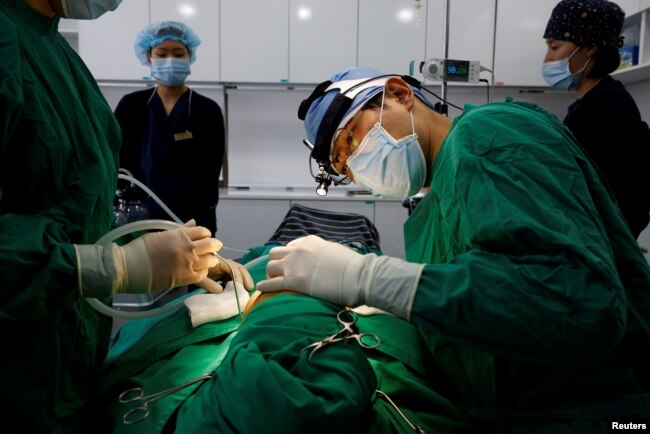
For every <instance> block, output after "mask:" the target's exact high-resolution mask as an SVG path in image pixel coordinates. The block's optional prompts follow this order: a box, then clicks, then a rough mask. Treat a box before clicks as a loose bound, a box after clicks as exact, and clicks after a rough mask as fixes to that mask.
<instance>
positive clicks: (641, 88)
mask: <svg viewBox="0 0 650 434" xmlns="http://www.w3.org/2000/svg"><path fill="white" fill-rule="evenodd" d="M627 90H628V91H630V93H631V94H632V97H633V98H634V100H635V101H636V104H637V105H638V106H639V111H640V112H641V117H642V118H643V120H645V121H646V122H648V123H649V124H650V80H648V81H644V82H640V83H634V84H630V85H628V86H627ZM648 165H649V166H650V162H648ZM649 171H650V169H649ZM648 183H649V184H650V181H648ZM641 187H642V188H643V187H644V186H641ZM645 188H646V190H644V191H643V194H649V193H648V191H647V186H645ZM639 245H641V246H642V247H645V248H646V249H648V250H650V226H649V227H647V228H646V229H645V231H643V232H641V235H640V236H639ZM645 257H646V259H648V261H649V262H650V252H649V253H646V254H645Z"/></svg>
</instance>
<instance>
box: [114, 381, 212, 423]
mask: <svg viewBox="0 0 650 434" xmlns="http://www.w3.org/2000/svg"><path fill="white" fill-rule="evenodd" d="M212 377H214V375H213V374H204V375H201V376H200V377H196V378H193V379H191V380H189V381H186V382H185V383H183V384H179V385H178V386H173V387H170V388H168V389H165V390H162V391H160V392H157V393H152V394H151V395H148V396H145V395H144V390H143V389H142V387H132V388H131V389H127V390H125V391H124V392H122V393H120V395H119V397H118V399H119V401H120V403H122V404H128V403H130V402H137V403H138V404H139V405H138V406H137V407H134V408H132V409H130V410H128V411H127V412H126V413H124V416H122V421H123V422H124V424H125V425H132V424H134V423H138V422H141V421H143V420H145V419H146V418H147V417H148V416H149V404H150V403H152V402H154V401H157V400H159V399H160V398H164V397H165V396H167V395H171V394H172V393H174V392H177V391H179V390H181V389H184V388H185V387H187V386H190V385H192V384H194V383H198V382H199V381H203V380H206V379H208V378H212Z"/></svg>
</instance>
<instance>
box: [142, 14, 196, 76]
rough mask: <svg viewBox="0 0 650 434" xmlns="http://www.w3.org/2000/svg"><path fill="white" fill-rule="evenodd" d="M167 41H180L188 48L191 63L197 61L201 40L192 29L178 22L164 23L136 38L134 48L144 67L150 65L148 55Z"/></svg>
mask: <svg viewBox="0 0 650 434" xmlns="http://www.w3.org/2000/svg"><path fill="white" fill-rule="evenodd" d="M167 40H172V41H178V42H180V43H182V44H183V45H185V46H186V47H187V51H189V52H190V63H194V61H196V47H198V46H199V44H200V43H201V39H199V37H198V36H197V35H196V33H194V31H193V30H192V29H190V28H189V27H188V26H186V25H185V24H183V23H179V22H178V21H162V22H160V23H154V24H151V25H149V26H147V27H145V28H144V30H142V31H140V32H139V33H138V35H137V36H136V37H135V43H134V44H133V48H134V49H135V55H136V57H137V58H138V60H140V62H142V64H143V65H149V61H148V60H147V53H148V52H149V50H151V49H152V48H153V47H157V46H158V45H160V44H162V43H163V42H165V41H167Z"/></svg>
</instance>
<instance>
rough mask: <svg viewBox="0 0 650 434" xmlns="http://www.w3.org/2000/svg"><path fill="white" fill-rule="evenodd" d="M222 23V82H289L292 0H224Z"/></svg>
mask: <svg viewBox="0 0 650 434" xmlns="http://www.w3.org/2000/svg"><path fill="white" fill-rule="evenodd" d="M220 23H221V25H220V27H221V80H222V81H225V82H249V83H255V82H257V83H265V82H268V83H281V82H286V81H288V79H289V48H288V47H289V0H263V1H256V2H253V4H251V2H250V1H246V2H242V1H240V0H221V20H220ZM323 80H325V79H323Z"/></svg>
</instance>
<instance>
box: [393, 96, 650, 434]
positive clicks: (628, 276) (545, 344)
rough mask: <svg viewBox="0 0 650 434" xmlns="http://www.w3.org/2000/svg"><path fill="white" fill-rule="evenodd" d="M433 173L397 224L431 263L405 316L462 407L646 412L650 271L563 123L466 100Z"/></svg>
mask: <svg viewBox="0 0 650 434" xmlns="http://www.w3.org/2000/svg"><path fill="white" fill-rule="evenodd" d="M612 152H616V150H615V149H614V148H612ZM432 175H433V177H432V182H431V189H430V191H429V192H428V193H427V195H426V196H425V197H424V198H423V199H422V201H421V202H420V203H419V204H418V206H417V208H416V209H415V211H414V212H413V214H412V215H411V216H410V217H409V219H408V221H407V222H406V224H405V228H404V231H405V243H406V247H407V258H408V260H409V261H412V262H420V263H425V264H428V265H426V267H425V268H424V271H423V274H422V277H421V279H420V282H419V284H418V288H417V293H416V295H415V299H414V305H413V317H412V319H413V321H414V322H415V323H417V324H420V325H421V326H422V327H424V328H426V329H428V330H432V331H433V332H434V333H435V335H433V334H432V335H429V336H428V338H427V340H428V342H429V346H430V348H431V351H432V353H433V354H434V357H435V359H436V363H437V364H438V365H439V366H441V367H443V368H444V369H445V370H446V372H447V374H446V375H447V377H448V378H449V379H450V381H452V383H454V385H455V389H456V392H457V394H458V395H459V396H460V397H461V400H460V401H458V402H459V403H460V405H462V406H464V407H466V408H468V409H471V410H472V411H473V412H474V413H476V414H477V415H481V417H494V418H496V419H497V420H498V421H500V423H505V424H506V425H507V424H508V423H510V422H508V418H509V417H510V416H512V415H514V416H512V417H514V418H519V417H523V418H524V419H525V416H523V415H525V414H527V413H533V412H543V413H545V414H553V415H556V416H557V415H559V414H560V413H562V412H564V413H566V411H565V410H566V409H567V408H569V407H570V408H571V412H572V414H573V416H571V417H586V418H591V417H597V416H598V415H601V416H602V417H607V416H608V413H612V414H615V413H620V414H623V415H625V414H637V413H638V412H641V413H643V412H645V413H646V414H650V406H648V405H647V402H646V401H648V400H647V399H646V398H647V395H645V394H646V393H648V392H650V358H649V357H648V352H647V351H641V350H640V349H641V348H647V347H648V344H649V343H650V339H649V334H650V323H649V321H650V313H649V309H650V267H648V263H647V262H646V260H645V259H644V257H643V256H642V254H641V252H640V250H639V248H638V245H637V243H636V241H635V240H634V238H633V236H632V234H631V233H630V232H629V229H628V228H627V226H626V224H625V221H624V219H623V217H622V215H621V213H620V211H619V210H618V208H617V207H616V205H615V204H614V202H613V200H612V196H611V194H610V192H609V191H608V190H607V188H606V187H605V186H604V185H603V184H602V183H601V181H600V180H599V178H598V175H597V173H596V171H595V170H594V168H593V167H592V165H591V164H590V163H589V161H588V159H587V157H585V155H584V154H583V152H582V151H581V150H580V149H579V147H578V146H577V145H576V144H575V142H574V140H573V137H572V135H571V133H570V132H569V130H568V129H567V128H566V127H565V126H564V125H563V124H562V122H561V121H559V120H558V119H557V118H556V117H555V116H553V115H552V114H550V113H548V112H546V111H544V110H543V109H541V108H539V107H537V106H534V105H532V104H526V103H515V102H512V101H506V102H504V103H493V104H488V105H484V106H480V107H473V106H471V105H467V106H466V107H465V111H464V113H463V115H462V116H460V117H458V118H456V119H455V120H454V122H453V124H452V126H451V129H450V131H449V133H448V135H447V137H446V139H445V141H444V143H443V144H442V147H441V150H440V151H439V153H438V155H437V157H436V159H435V161H434V163H433V167H432ZM639 394H640V395H641V398H640V399H639V400H638V401H637V398H639ZM644 396H645V397H644ZM592 400H597V401H598V408H599V410H598V411H596V412H593V411H592V410H593V407H592V404H593V402H592ZM603 403H604V404H603ZM582 404H584V407H581V405H582ZM601 404H603V405H601ZM580 408H583V410H584V411H583V410H580ZM581 413H582V414H581ZM580 414H581V415H580ZM577 415H578V416H577ZM504 421H505V422H504ZM538 422H539V420H538ZM519 423H522V424H526V423H528V422H524V421H517V422H513V426H515V427H516V426H518V424H519ZM539 423H540V424H541V422H539ZM549 423H555V422H549ZM567 423H569V422H567ZM570 423H573V422H570ZM587 425H589V424H588V423H587ZM592 428H593V427H592ZM589 429H590V428H586V431H585V430H584V429H583V431H582V432H589ZM524 431H525V430H524ZM549 432H558V431H554V430H551V431H549ZM578 432H579V431H578Z"/></svg>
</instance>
